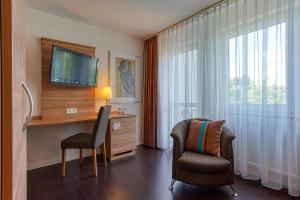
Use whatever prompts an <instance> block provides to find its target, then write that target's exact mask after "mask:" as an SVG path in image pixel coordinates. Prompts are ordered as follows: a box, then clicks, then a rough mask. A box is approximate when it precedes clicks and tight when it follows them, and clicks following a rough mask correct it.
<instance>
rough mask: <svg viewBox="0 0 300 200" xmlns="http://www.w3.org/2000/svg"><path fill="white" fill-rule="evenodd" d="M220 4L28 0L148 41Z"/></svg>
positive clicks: (178, 0) (163, 0)
mask: <svg viewBox="0 0 300 200" xmlns="http://www.w3.org/2000/svg"><path fill="white" fill-rule="evenodd" d="M218 1H219V0H71V1H70V0H26V6H27V7H30V8H33V9H37V10H41V11H44V12H48V13H52V14H54V15H57V16H62V17H65V18H70V19H73V20H77V21H84V22H88V23H91V24H94V25H96V26H101V27H105V28H107V29H110V30H114V31H117V32H121V33H125V34H128V35H132V36H135V37H137V38H141V39H145V38H147V37H148V36H150V35H152V34H154V33H156V32H158V31H160V30H162V29H164V28H166V27H168V26H170V25H172V24H174V23H176V22H178V21H180V20H182V19H184V18H186V17H188V16H190V15H192V14H194V13H196V12H198V11H200V10H203V9H205V8H207V7H209V6H211V5H213V4H215V3H216V2H218Z"/></svg>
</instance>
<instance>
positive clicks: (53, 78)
mask: <svg viewBox="0 0 300 200" xmlns="http://www.w3.org/2000/svg"><path fill="white" fill-rule="evenodd" d="M98 61H99V59H98V58H95V57H91V56H87V55H84V54H81V53H79V52H76V51H73V50H70V49H65V48H62V47H60V46H56V45H53V46H52V57H51V66H50V83H52V84H60V85H70V86H80V87H96V86H97V74H98Z"/></svg>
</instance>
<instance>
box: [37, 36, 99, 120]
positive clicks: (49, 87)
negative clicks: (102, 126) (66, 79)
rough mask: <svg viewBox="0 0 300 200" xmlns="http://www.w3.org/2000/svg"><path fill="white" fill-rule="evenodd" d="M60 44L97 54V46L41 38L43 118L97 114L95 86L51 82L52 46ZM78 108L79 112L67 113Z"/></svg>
mask: <svg viewBox="0 0 300 200" xmlns="http://www.w3.org/2000/svg"><path fill="white" fill-rule="evenodd" d="M53 45H58V46H61V47H64V48H67V49H71V50H74V51H77V52H80V53H82V54H85V55H89V56H95V47H90V46H85V45H79V44H74V43H69V42H63V41H58V40H52V39H47V38H41V51H42V118H43V119H55V118H62V119H63V118H72V117H78V116H86V115H92V114H95V88H81V87H72V86H62V85H53V84H50V82H49V81H50V63H51V52H52V46H53ZM67 108H77V114H68V115H67V113H66V109H67Z"/></svg>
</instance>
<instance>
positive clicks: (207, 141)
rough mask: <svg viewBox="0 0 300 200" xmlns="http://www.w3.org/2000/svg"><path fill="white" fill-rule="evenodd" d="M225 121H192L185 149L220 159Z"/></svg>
mask: <svg viewBox="0 0 300 200" xmlns="http://www.w3.org/2000/svg"><path fill="white" fill-rule="evenodd" d="M224 123H225V121H224V120H221V121H199V120H192V121H191V126H190V130H189V134H188V138H187V141H186V145H185V148H186V150H188V151H196V152H199V153H205V154H210V155H213V156H218V157H220V139H221V132H222V128H223V126H224Z"/></svg>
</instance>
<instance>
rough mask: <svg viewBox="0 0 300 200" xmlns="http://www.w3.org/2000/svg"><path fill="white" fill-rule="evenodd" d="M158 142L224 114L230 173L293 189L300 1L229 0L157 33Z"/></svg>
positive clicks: (299, 178)
mask: <svg viewBox="0 0 300 200" xmlns="http://www.w3.org/2000/svg"><path fill="white" fill-rule="evenodd" d="M158 47H159V58H158V59H159V67H158V68H159V69H158V70H159V71H158V72H159V73H158V76H159V77H158V85H159V91H158V93H159V96H158V99H159V101H158V102H159V103H158V104H159V105H158V106H159V109H158V110H159V111H160V112H159V114H158V146H159V147H161V148H170V146H171V145H170V143H171V139H170V137H169V135H170V132H171V130H172V127H173V126H174V125H175V124H176V123H177V122H178V121H180V120H183V119H186V118H192V117H204V118H210V119H226V121H227V126H229V127H230V128H231V129H232V130H233V131H234V132H235V134H236V140H235V147H234V149H235V162H236V163H235V166H236V169H235V170H236V173H237V174H241V175H242V177H244V178H248V179H261V182H262V184H264V185H265V186H268V187H271V188H273V189H281V188H283V187H287V188H288V190H289V194H291V195H293V196H299V195H300V0H232V1H231V0H229V1H224V2H223V3H221V4H220V5H218V6H216V7H214V8H212V9H209V10H207V11H206V12H204V13H202V14H199V15H196V16H194V17H192V18H190V19H188V20H186V21H184V22H183V23H180V24H179V25H176V26H174V27H172V28H170V29H168V30H166V31H164V32H162V33H160V34H159V36H158Z"/></svg>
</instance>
